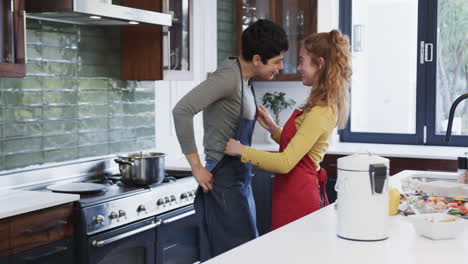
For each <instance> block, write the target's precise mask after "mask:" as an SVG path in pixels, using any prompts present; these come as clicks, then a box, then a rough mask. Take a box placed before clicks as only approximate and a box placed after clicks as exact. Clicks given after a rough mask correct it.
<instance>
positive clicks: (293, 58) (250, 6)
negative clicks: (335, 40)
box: [237, 0, 317, 81]
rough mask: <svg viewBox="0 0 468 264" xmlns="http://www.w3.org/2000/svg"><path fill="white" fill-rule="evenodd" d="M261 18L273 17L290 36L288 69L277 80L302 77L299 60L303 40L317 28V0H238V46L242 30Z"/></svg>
mask: <svg viewBox="0 0 468 264" xmlns="http://www.w3.org/2000/svg"><path fill="white" fill-rule="evenodd" d="M258 19H269V20H271V21H273V22H275V23H276V24H278V25H280V26H282V27H283V29H284V30H285V31H286V34H287V35H288V38H289V50H288V52H286V54H285V56H284V69H283V70H282V71H281V72H280V74H279V75H278V76H277V77H276V78H275V79H274V81H300V80H301V77H300V74H299V73H298V72H297V62H298V57H299V50H300V45H301V40H302V39H303V38H304V37H306V36H307V35H309V34H311V33H314V32H317V0H237V21H238V22H237V49H238V54H240V50H241V35H242V31H243V30H244V29H246V28H247V27H248V26H249V25H250V24H252V23H254V22H255V21H257V20H258Z"/></svg>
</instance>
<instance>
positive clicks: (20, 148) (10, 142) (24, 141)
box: [3, 137, 42, 154]
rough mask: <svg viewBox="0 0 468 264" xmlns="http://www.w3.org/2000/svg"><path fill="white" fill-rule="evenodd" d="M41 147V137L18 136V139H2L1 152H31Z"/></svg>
mask: <svg viewBox="0 0 468 264" xmlns="http://www.w3.org/2000/svg"><path fill="white" fill-rule="evenodd" d="M41 149H42V138H41V137H31V138H20V139H4V140H3V152H4V153H9V154H14V153H18V152H33V151H40V150H41Z"/></svg>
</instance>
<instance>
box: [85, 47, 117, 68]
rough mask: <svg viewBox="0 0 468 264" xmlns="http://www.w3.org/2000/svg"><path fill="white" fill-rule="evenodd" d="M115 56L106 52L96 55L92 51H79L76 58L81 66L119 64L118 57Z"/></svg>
mask: <svg viewBox="0 0 468 264" xmlns="http://www.w3.org/2000/svg"><path fill="white" fill-rule="evenodd" d="M116 57H117V56H116V54H115V53H112V52H108V51H101V52H99V53H96V51H94V50H79V51H78V53H77V58H78V59H79V60H80V62H81V63H82V64H86V65H109V64H111V65H112V64H115V63H116V62H117V63H119V62H120V57H117V59H116Z"/></svg>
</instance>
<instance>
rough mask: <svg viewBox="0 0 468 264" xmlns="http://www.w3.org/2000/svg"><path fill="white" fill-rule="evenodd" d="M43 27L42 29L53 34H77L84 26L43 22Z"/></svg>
mask: <svg viewBox="0 0 468 264" xmlns="http://www.w3.org/2000/svg"><path fill="white" fill-rule="evenodd" d="M41 22H42V26H41V29H42V30H43V31H51V32H58V33H73V34H75V35H76V34H77V33H78V31H79V30H80V28H82V26H78V25H72V24H66V23H60V22H52V21H41Z"/></svg>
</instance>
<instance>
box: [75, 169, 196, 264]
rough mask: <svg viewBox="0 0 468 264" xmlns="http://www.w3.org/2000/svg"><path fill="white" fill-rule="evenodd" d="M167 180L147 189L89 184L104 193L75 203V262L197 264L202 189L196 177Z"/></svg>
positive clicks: (113, 182) (91, 195)
mask: <svg viewBox="0 0 468 264" xmlns="http://www.w3.org/2000/svg"><path fill="white" fill-rule="evenodd" d="M168 179H169V180H168V181H167V182H166V181H165V182H163V183H160V184H156V185H152V186H145V187H139V186H126V185H124V184H122V183H121V182H115V181H112V180H104V181H102V180H89V181H88V182H92V183H100V184H103V185H104V186H105V187H106V190H105V191H102V192H98V193H93V194H84V195H81V199H80V200H79V201H78V202H77V203H76V206H75V215H77V225H76V228H75V230H76V235H75V237H76V249H77V250H76V255H77V257H78V258H77V260H78V262H77V263H79V264H104V263H136V264H139V263H141V264H154V263H156V264H166V263H196V262H197V261H198V260H199V240H198V237H199V236H198V232H199V226H198V221H197V220H196V218H195V210H194V208H193V201H194V199H195V192H196V190H197V187H198V184H197V182H196V181H195V179H194V178H193V177H185V178H180V179H175V178H173V177H169V178H168Z"/></svg>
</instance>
